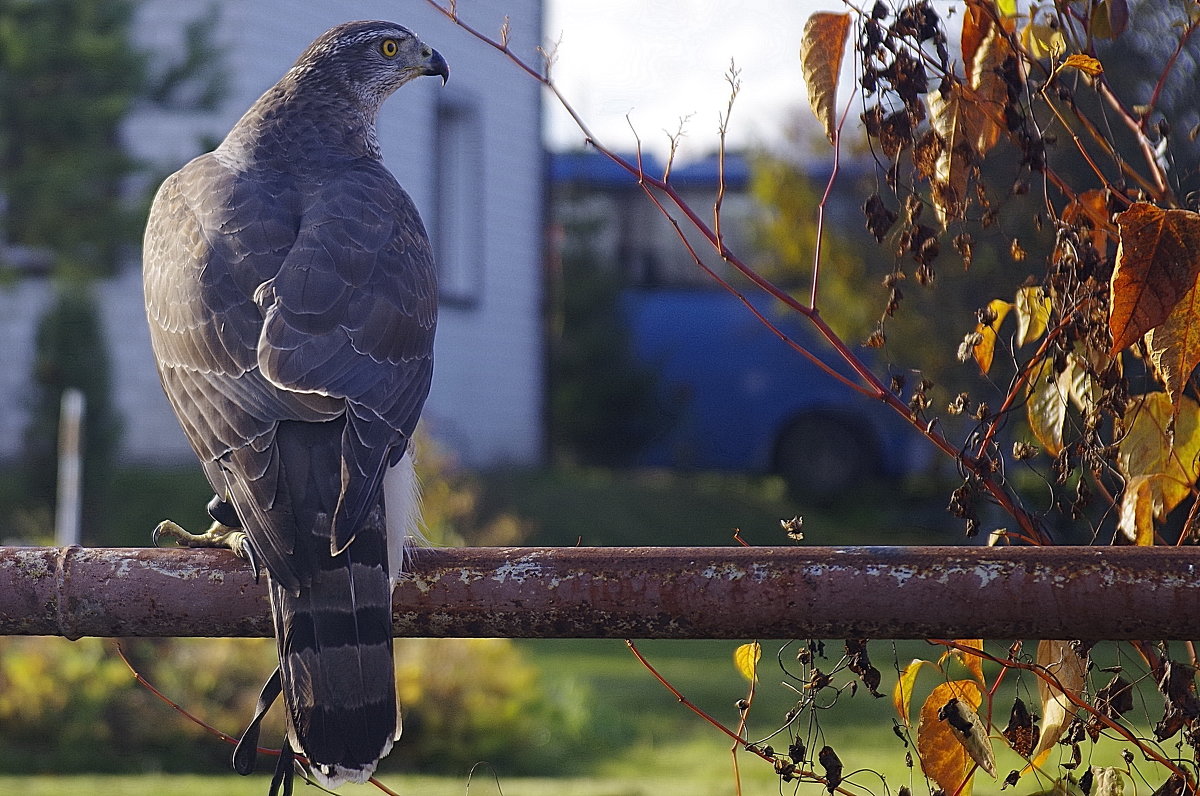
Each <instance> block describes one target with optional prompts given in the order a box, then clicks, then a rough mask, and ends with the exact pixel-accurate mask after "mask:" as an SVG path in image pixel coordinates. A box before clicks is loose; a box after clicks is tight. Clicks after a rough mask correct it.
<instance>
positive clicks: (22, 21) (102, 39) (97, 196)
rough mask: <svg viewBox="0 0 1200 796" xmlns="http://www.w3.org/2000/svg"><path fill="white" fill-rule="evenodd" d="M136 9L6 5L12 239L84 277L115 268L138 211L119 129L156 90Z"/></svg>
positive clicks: (4, 110)
mask: <svg viewBox="0 0 1200 796" xmlns="http://www.w3.org/2000/svg"><path fill="white" fill-rule="evenodd" d="M134 9H135V4H134V3H133V2H130V1H129V0H118V1H117V2H109V1H108V0H4V1H3V2H0V193H3V194H5V195H6V196H7V203H6V204H7V214H6V218H5V228H6V229H5V232H6V234H7V237H8V239H9V240H10V241H12V242H14V243H21V244H25V245H29V246H37V247H44V248H47V249H50V250H52V251H53V252H55V253H56V254H57V256H58V257H59V258H60V262H61V265H64V266H66V267H68V268H70V269H72V270H75V271H81V272H83V273H106V272H109V271H111V270H112V269H113V268H115V267H116V264H117V261H118V258H119V256H120V253H121V250H122V247H124V246H126V245H128V244H130V243H131V242H132V241H135V240H136V239H137V235H138V223H139V220H140V213H139V212H138V209H137V208H136V207H133V206H130V205H129V204H128V203H126V202H123V201H121V200H120V194H121V183H122V181H123V180H124V178H125V177H126V176H128V175H129V174H130V173H132V172H133V171H134V169H135V166H136V164H135V163H134V161H133V160H132V159H131V158H130V156H129V155H128V154H126V152H125V150H124V148H123V147H122V146H121V143H120V132H121V131H120V126H121V122H122V120H123V119H124V118H125V116H126V115H127V114H128V113H129V111H130V109H131V108H132V107H133V105H134V103H135V102H136V101H137V99H138V97H139V96H140V94H141V93H142V92H143V90H144V87H145V85H146V71H147V70H146V59H145V57H144V56H143V55H142V54H141V53H140V52H138V51H137V50H136V49H134V48H132V47H130V42H129V35H128V31H129V25H130V20H131V18H132V15H133V12H134Z"/></svg>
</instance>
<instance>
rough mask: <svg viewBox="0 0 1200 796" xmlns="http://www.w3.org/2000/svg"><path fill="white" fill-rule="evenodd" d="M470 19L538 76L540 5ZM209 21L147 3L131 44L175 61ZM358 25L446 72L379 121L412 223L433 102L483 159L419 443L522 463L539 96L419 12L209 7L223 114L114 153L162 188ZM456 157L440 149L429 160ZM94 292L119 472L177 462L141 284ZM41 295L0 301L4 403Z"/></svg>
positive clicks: (315, 5) (130, 278) (536, 298)
mask: <svg viewBox="0 0 1200 796" xmlns="http://www.w3.org/2000/svg"><path fill="white" fill-rule="evenodd" d="M473 6H474V4H472V7H467V6H466V4H460V10H461V11H462V13H463V14H464V16H465V17H466V18H467V19H468V20H469V21H470V22H471V23H472V24H474V25H476V26H477V27H479V28H480V29H482V30H486V31H498V30H499V28H500V25H501V23H502V22H503V19H504V16H503V14H507V15H509V22H510V25H511V43H512V46H513V47H514V49H516V50H517V51H518V52H521V53H524V54H525V55H526V56H527V57H528V58H530V59H531V60H534V61H536V59H537V57H538V56H537V55H536V52H535V48H536V47H537V45H538V44H539V43H540V41H541V2H540V0H512V2H509V3H506V4H505V7H504V10H503V13H501V12H500V11H499V10H498V9H494V8H491V7H489V8H487V9H485V10H483V11H480V10H479V9H477V8H475V7H473ZM489 6H490V4H489ZM207 8H209V6H208V5H207V4H201V5H199V6H197V5H193V4H184V3H178V2H176V0H148V2H146V3H144V5H143V7H142V9H141V11H140V17H139V23H138V30H137V38H138V40H139V43H140V44H141V45H142V46H143V47H145V48H147V49H151V50H155V51H160V52H167V53H170V52H173V51H178V50H179V48H180V46H181V45H182V42H183V30H184V26H185V24H186V23H187V21H188V20H189V19H192V18H193V17H194V15H195V14H197V13H203V12H204V11H205V10H206V9H207ZM476 11H479V13H475V12H476ZM356 18H357V19H369V18H377V19H391V20H393V21H396V22H399V23H401V24H403V25H406V26H407V27H409V28H411V29H413V30H414V31H415V32H416V33H417V34H418V35H420V36H421V37H422V38H423V39H424V40H425V41H426V42H427V43H428V44H430V45H431V46H433V47H434V48H436V49H437V50H438V51H440V52H441V53H442V55H443V56H444V57H445V58H446V60H447V62H448V63H449V65H450V74H451V79H450V83H449V84H448V85H447V86H446V87H445V88H444V89H443V87H441V86H440V85H439V83H438V81H437V80H419V81H416V82H414V83H413V84H410V85H408V86H405V87H404V88H402V89H401V90H400V91H399V92H398V93H397V94H396V95H395V96H394V97H392V98H391V99H390V100H389V101H388V102H387V103H385V104H384V106H383V110H382V112H381V114H380V118H379V138H380V144H381V146H382V148H383V152H384V159H385V161H386V163H387V165H388V166H389V168H390V169H391V170H392V171H393V173H395V174H396V176H397V178H398V179H399V180H400V182H401V184H403V185H404V186H405V188H406V189H407V190H408V192H409V194H410V195H411V196H412V197H413V199H414V201H415V202H416V203H417V206H418V207H419V208H420V209H421V212H422V215H423V217H424V219H425V222H426V226H427V228H429V230H430V231H431V233H432V232H434V231H435V230H436V229H438V224H437V206H438V200H439V191H438V185H437V181H436V175H437V173H438V168H437V163H436V161H435V157H436V156H437V153H438V152H439V141H438V125H437V120H438V109H439V107H440V105H441V103H447V102H451V103H459V104H460V105H464V106H466V107H470V108H472V109H473V113H474V117H475V118H478V119H479V121H480V124H481V129H480V131H479V134H478V135H477V136H476V137H475V138H474V140H475V141H476V142H477V143H476V144H474V145H475V146H478V147H479V148H480V150H481V151H479V152H477V153H474V154H475V156H476V162H479V163H480V164H482V174H481V175H479V176H478V178H477V187H476V188H475V190H477V191H478V192H479V194H480V197H481V198H480V201H479V202H477V203H476V206H477V207H478V213H479V214H480V216H481V217H480V218H478V219H476V220H474V222H473V223H472V224H471V229H470V230H468V231H467V232H468V233H470V234H479V235H480V239H479V240H480V243H479V246H478V250H479V251H480V252H481V257H482V262H481V263H480V265H479V267H478V269H477V271H476V272H477V273H478V275H479V279H478V287H477V289H476V290H475V291H473V295H472V296H471V297H470V300H469V301H456V302H451V303H446V302H444V303H443V307H442V310H441V317H440V323H439V330H438V340H437V347H436V352H435V356H436V363H435V373H434V384H433V389H432V392H431V395H430V398H429V402H428V404H427V406H426V410H425V421H424V422H425V428H426V429H427V431H429V432H431V433H432V435H433V436H434V437H435V438H436V439H437V440H438V441H439V442H441V444H442V445H443V446H444V447H445V448H446V449H447V450H448V451H449V452H450V453H451V454H454V455H456V456H457V457H458V458H459V459H460V460H461V461H463V462H464V463H465V464H469V465H488V464H494V463H499V462H512V463H522V464H531V463H536V462H538V461H539V460H540V458H541V455H542V450H543V414H542V402H543V398H542V395H543V390H544V385H543V370H544V368H543V352H542V349H543V342H542V323H541V286H542V278H541V267H542V265H541V264H542V256H543V237H542V229H543V209H542V207H543V196H542V192H543V182H544V164H543V152H542V144H541V129H540V125H541V109H540V97H539V87H538V85H537V83H535V82H534V81H532V80H530V79H529V78H528V77H527V76H524V75H523V74H521V73H520V72H519V71H518V70H517V69H516V68H515V67H513V66H512V65H511V64H509V63H508V62H507V61H506V60H505V59H504V58H503V57H502V56H500V55H499V54H498V53H496V52H495V51H494V50H492V49H491V48H488V47H486V46H484V45H482V44H480V43H479V42H477V41H475V40H474V39H472V38H471V37H470V36H469V35H468V34H466V33H465V32H463V31H462V30H460V29H459V28H457V27H456V26H455V25H453V24H452V23H451V22H450V21H449V20H447V19H446V18H444V17H443V16H441V15H440V14H438V13H437V12H436V11H434V10H433V9H431V8H430V7H429V6H428V5H427V4H426V3H424V2H418V0H408V2H400V3H397V2H394V0H393V1H392V2H384V1H382V0H374V1H371V0H368V1H366V2H358V3H355V4H354V6H353V9H352V10H350V9H347V8H346V4H345V3H338V2H332V1H331V0H324V1H323V2H306V3H303V4H298V3H294V2H285V0H258V1H257V2H235V1H234V0H227V2H223V3H221V4H220V16H219V20H218V23H217V27H216V31H215V39H216V42H215V43H216V44H217V46H218V47H220V48H222V50H223V51H224V59H225V67H226V68H225V71H226V75H227V79H228V82H227V94H226V97H225V99H224V101H223V103H222V105H221V107H220V108H219V109H218V110H216V111H214V112H212V113H179V112H176V111H167V110H161V109H143V110H141V111H139V112H138V113H136V114H135V115H134V116H133V117H132V118H131V119H130V121H129V123H128V124H127V127H126V136H125V137H126V142H127V146H128V147H129V148H130V150H131V152H132V153H133V154H134V155H135V156H137V157H139V158H142V159H144V160H146V161H148V162H150V163H152V164H154V165H155V166H156V167H158V168H160V170H161V173H162V174H166V173H169V172H170V171H172V170H174V169H176V168H178V167H179V166H181V165H182V164H183V163H185V162H186V161H187V160H189V159H190V158H192V157H194V156H195V155H198V154H200V152H201V149H200V146H199V142H200V141H201V140H203V139H204V138H206V137H207V138H209V139H220V138H221V137H223V136H224V134H225V132H227V131H228V129H229V128H230V127H231V126H232V125H233V123H234V122H236V121H237V119H238V118H239V117H240V115H241V114H242V113H243V112H244V111H245V110H246V108H248V107H249V106H250V105H251V104H252V103H253V102H254V100H255V99H257V98H258V96H259V95H260V94H261V93H262V92H263V91H265V90H266V89H267V88H269V87H270V86H271V85H272V84H273V83H274V82H275V81H276V80H277V79H278V77H279V76H280V75H281V74H283V72H284V71H285V70H286V69H287V67H289V66H290V65H291V64H292V62H293V61H294V60H295V59H296V57H297V56H298V55H299V54H300V52H301V51H302V50H303V49H304V47H305V46H307V44H308V43H309V42H310V41H311V40H312V39H313V38H315V37H316V36H317V35H318V34H320V33H321V32H323V31H324V30H326V29H327V28H329V27H332V26H333V25H335V24H338V23H340V22H344V21H347V20H349V19H356ZM457 154H458V153H456V152H454V151H452V150H450V149H443V151H442V153H441V156H443V157H448V158H453V157H455V156H456V155H457ZM448 234H461V233H458V232H457V231H456V230H450V232H449V233H448ZM99 293H100V295H101V297H102V299H103V302H104V309H103V312H104V316H105V318H106V320H107V321H108V323H109V329H110V340H109V342H110V347H111V349H112V351H111V354H112V358H113V361H114V368H115V373H114V376H115V379H114V383H115V384H116V395H115V396H114V400H115V402H116V404H117V406H118V408H119V409H120V411H121V412H122V414H123V415H124V420H125V440H124V444H125V450H124V458H125V459H126V460H129V461H153V462H160V463H161V462H171V461H178V462H180V463H186V462H189V461H190V457H191V453H190V451H189V450H188V448H187V445H186V442H185V441H184V438H183V434H182V432H180V431H179V429H178V425H177V424H176V422H175V420H174V418H173V416H172V415H171V414H170V409H169V407H168V406H167V403H166V400H165V398H164V397H163V396H162V394H161V389H160V388H159V386H158V382H157V377H156V375H155V374H154V370H153V363H152V354H151V353H150V348H149V335H148V332H147V330H146V326H145V320H144V313H143V310H142V306H141V286H140V274H139V273H138V271H137V269H136V268H133V269H131V270H130V271H129V272H128V273H126V274H124V275H122V276H121V277H120V278H118V279H117V280H115V281H113V282H111V283H107V284H104V285H102V286H101V287H100V289H99ZM49 294H50V287H49V285H48V284H47V283H46V282H45V281H44V280H43V281H36V282H35V281H26V282H23V283H21V284H19V285H17V286H15V287H12V288H4V287H0V335H3V337H2V338H0V339H4V340H5V341H6V345H7V347H8V350H9V352H10V353H9V354H6V355H5V356H4V367H3V368H0V395H4V396H17V395H19V394H21V393H22V392H23V390H24V389H25V380H26V378H27V374H28V373H29V359H30V357H31V356H32V350H33V349H32V335H33V328H34V323H35V321H36V318H37V317H39V315H40V311H41V309H42V308H44V307H45V306H46V305H47V304H48V302H49V300H50V298H49ZM6 405H7V406H8V407H10V408H6V410H5V411H4V413H3V414H0V457H4V456H7V455H12V454H13V453H15V452H16V451H17V450H19V445H20V433H21V428H23V425H24V413H23V412H19V411H13V410H12V409H11V407H12V406H13V404H12V403H11V401H9V402H7V403H6Z"/></svg>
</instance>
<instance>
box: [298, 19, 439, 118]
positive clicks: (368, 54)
mask: <svg viewBox="0 0 1200 796" xmlns="http://www.w3.org/2000/svg"><path fill="white" fill-rule="evenodd" d="M291 71H292V72H293V73H294V74H295V76H296V77H297V78H299V79H301V80H304V81H308V80H314V81H316V82H319V83H323V84H325V85H326V86H327V87H330V88H336V89H338V90H341V91H345V92H347V93H348V94H350V95H351V96H353V97H354V98H355V99H356V100H357V101H358V102H360V103H361V104H362V106H363V107H364V108H365V109H369V110H377V109H378V108H379V106H380V105H381V104H382V103H383V101H384V100H385V99H387V98H388V97H389V96H390V95H391V94H392V92H393V91H395V90H396V89H398V88H400V87H401V86H403V85H404V84H405V83H407V82H409V81H410V80H413V79H415V78H418V77H422V76H425V75H440V76H441V78H442V83H443V84H444V83H445V82H446V80H448V79H449V77H450V68H449V67H448V66H447V65H446V59H445V58H443V57H442V56H441V53H439V52H438V51H437V50H435V49H433V48H432V47H430V46H429V45H428V44H426V43H425V42H423V41H421V40H420V39H419V38H417V36H416V34H414V33H413V32H412V31H411V30H409V29H408V28H405V27H403V26H401V25H397V24H395V23H392V22H377V21H368V22H347V23H344V24H342V25H338V26H337V27H335V28H331V29H330V30H328V31H326V32H325V33H323V34H321V36H319V37H318V38H317V40H316V41H314V42H313V43H312V44H310V45H309V46H308V49H307V50H305V51H304V52H303V53H302V54H301V55H300V58H299V59H298V60H297V61H296V63H295V65H294V66H293V67H292V69H291Z"/></svg>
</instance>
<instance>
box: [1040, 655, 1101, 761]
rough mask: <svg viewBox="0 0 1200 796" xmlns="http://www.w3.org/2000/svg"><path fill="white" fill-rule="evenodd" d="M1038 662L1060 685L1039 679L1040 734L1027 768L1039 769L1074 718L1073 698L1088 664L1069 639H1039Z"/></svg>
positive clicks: (1076, 695) (1081, 688)
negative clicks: (1076, 652) (1040, 703)
mask: <svg viewBox="0 0 1200 796" xmlns="http://www.w3.org/2000/svg"><path fill="white" fill-rule="evenodd" d="M1037 664H1038V665H1039V666H1041V667H1043V668H1044V669H1045V670H1046V672H1047V673H1049V674H1050V675H1051V676H1052V677H1053V678H1054V679H1055V680H1056V682H1057V685H1051V684H1050V683H1048V682H1046V681H1045V680H1044V679H1042V678H1040V677H1039V678H1038V681H1037V685H1038V697H1039V698H1040V699H1041V702H1042V725H1041V735H1040V737H1039V738H1038V744H1037V747H1036V748H1034V750H1033V754H1032V755H1030V763H1029V766H1028V767H1027V768H1026V769H1025V770H1026V771H1028V770H1030V769H1031V768H1040V767H1041V766H1042V764H1043V763H1045V762H1046V758H1047V757H1049V756H1050V751H1051V750H1052V749H1053V748H1054V745H1055V744H1056V743H1058V739H1059V738H1061V737H1062V734H1063V732H1064V731H1065V730H1066V729H1067V726H1068V725H1069V724H1070V723H1071V720H1072V719H1073V718H1075V711H1076V708H1075V703H1074V702H1073V701H1072V699H1071V698H1072V697H1075V698H1078V696H1079V693H1080V692H1081V691H1082V690H1083V686H1084V678H1085V676H1086V674H1087V667H1086V663H1085V662H1084V660H1083V659H1082V658H1080V657H1079V656H1078V655H1077V654H1075V650H1073V649H1071V645H1070V643H1069V642H1066V641H1039V642H1038V648H1037Z"/></svg>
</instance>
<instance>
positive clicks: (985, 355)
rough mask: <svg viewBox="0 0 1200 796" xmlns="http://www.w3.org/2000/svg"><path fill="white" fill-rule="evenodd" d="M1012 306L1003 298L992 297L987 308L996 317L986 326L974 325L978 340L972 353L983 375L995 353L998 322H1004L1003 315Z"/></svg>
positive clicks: (988, 368) (989, 366)
mask: <svg viewBox="0 0 1200 796" xmlns="http://www.w3.org/2000/svg"><path fill="white" fill-rule="evenodd" d="M1012 308H1013V305H1012V304H1011V303H1009V302H1007V301H1005V300H1004V299H992V300H991V301H989V302H988V309H989V310H991V311H992V313H994V314H995V316H996V319H995V320H994V321H992V322H991V323H990V324H988V325H987V326H984V325H983V324H982V323H981V324H978V325H977V326H976V327H975V331H976V332H977V333H978V334H979V336H980V340H979V344H978V345H976V346H975V348H974V351H973V352H972V353H973V355H974V357H975V364H976V365H978V366H979V372H980V373H982V374H984V375H985V376H986V375H987V372H988V371H989V370H991V369H992V358H993V357H994V356H995V355H996V338H997V336H998V335H999V333H1000V324H1002V323H1004V318H1005V316H1007V315H1008V312H1009V310H1011V309H1012Z"/></svg>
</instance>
